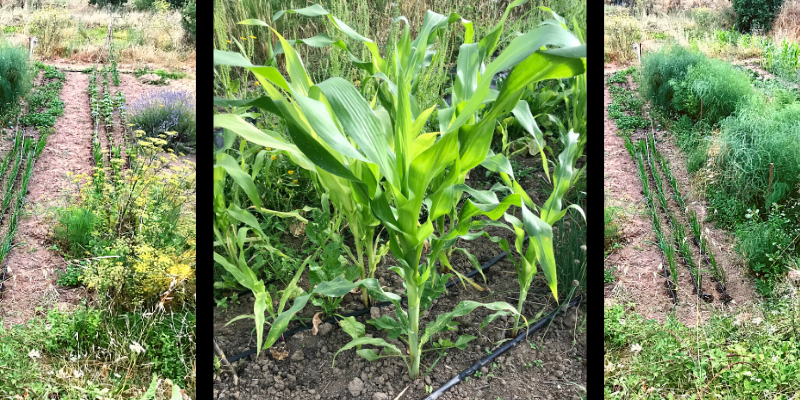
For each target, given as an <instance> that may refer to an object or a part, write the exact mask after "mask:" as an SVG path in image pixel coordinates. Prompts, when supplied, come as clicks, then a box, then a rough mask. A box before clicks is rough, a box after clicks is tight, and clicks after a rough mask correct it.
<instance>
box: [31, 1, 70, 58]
mask: <svg viewBox="0 0 800 400" xmlns="http://www.w3.org/2000/svg"><path fill="white" fill-rule="evenodd" d="M69 25H70V17H69V13H66V12H64V8H63V7H60V6H52V5H49V6H45V7H42V8H40V9H38V10H36V11H34V12H33V14H32V15H31V19H30V22H29V23H28V30H29V32H30V33H31V34H32V35H35V36H37V37H38V38H39V43H38V44H37V45H36V47H37V52H39V53H40V54H44V55H47V56H53V55H61V52H62V51H63V50H64V43H66V42H67V38H66V36H65V35H64V33H63V32H64V30H65V29H66V28H68V27H69Z"/></svg>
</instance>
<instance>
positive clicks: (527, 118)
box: [509, 100, 550, 182]
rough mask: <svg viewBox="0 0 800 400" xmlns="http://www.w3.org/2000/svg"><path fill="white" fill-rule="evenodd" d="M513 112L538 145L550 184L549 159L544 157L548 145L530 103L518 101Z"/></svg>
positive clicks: (543, 167)
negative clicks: (534, 117)
mask: <svg viewBox="0 0 800 400" xmlns="http://www.w3.org/2000/svg"><path fill="white" fill-rule="evenodd" d="M511 112H512V113H513V114H514V117H515V118H516V120H517V122H519V124H520V125H521V126H522V128H523V129H525V131H526V132H528V133H530V135H531V137H533V142H534V143H536V147H538V148H539V155H541V157H542V169H544V173H545V176H546V177H547V181H548V182H550V170H549V168H548V167H547V157H545V155H544V147H545V145H546V143H545V141H544V134H543V133H542V131H541V130H539V125H537V124H536V120H534V119H533V115H531V109H530V108H529V106H528V102H527V101H525V100H520V101H518V102H517V105H516V107H514V109H513V110H511ZM509 175H510V174H509ZM511 177H512V179H513V177H514V176H513V175H511Z"/></svg>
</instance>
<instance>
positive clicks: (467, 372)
mask: <svg viewBox="0 0 800 400" xmlns="http://www.w3.org/2000/svg"><path fill="white" fill-rule="evenodd" d="M582 298H583V296H582V295H580V296H578V297H576V298H575V299H573V300H572V301H570V302H569V304H567V306H566V307H564V306H562V307H559V308H557V309H555V310H554V311H553V312H551V313H550V314H548V315H547V316H546V317H544V318H542V319H540V320H539V321H538V322H536V323H535V324H533V325H532V326H531V327H530V328H529V329H528V330H527V331H525V332H523V333H520V334H519V336H517V337H516V338H515V339H514V340H512V341H510V342H508V343H506V344H504V345H503V346H501V347H500V348H498V349H497V350H495V351H493V352H492V354H490V355H488V356H486V357H484V358H483V359H482V360H480V361H478V362H477V363H475V365H473V366H471V367H469V368H467V369H465V370H464V371H461V373H459V374H458V375H456V376H454V377H453V379H450V380H449V381H448V382H447V383H445V384H444V386H442V387H440V388H439V389H436V391H435V392H433V393H431V394H430V395H429V396H428V397H426V398H425V400H434V399H438V398H439V396H441V395H443V394H444V393H445V392H446V391H448V390H450V388H452V387H453V386H455V385H457V384H459V383H460V382H461V381H463V380H464V379H466V378H467V377H468V376H470V375H472V374H474V373H475V371H477V370H479V369H481V368H483V366H485V365H487V364H489V363H490V362H492V360H494V359H495V358H497V357H498V356H499V355H501V354H503V353H505V352H506V351H508V350H509V349H510V348H512V347H514V346H516V345H517V344H519V342H521V341H522V339H525V338H527V337H528V335H531V334H533V333H534V332H536V331H537V330H539V329H540V328H541V327H543V326H545V324H547V323H549V322H550V321H551V320H552V319H553V318H554V317H555V316H556V315H557V314H558V313H559V312H560V311H561V309H562V308H564V309H565V311H566V308H570V307H574V306H576V305H578V303H579V302H580V301H581V300H582Z"/></svg>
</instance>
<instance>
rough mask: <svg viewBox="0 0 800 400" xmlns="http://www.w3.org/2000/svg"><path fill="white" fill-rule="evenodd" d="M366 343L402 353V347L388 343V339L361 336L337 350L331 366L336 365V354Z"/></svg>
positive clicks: (395, 352) (392, 352)
mask: <svg viewBox="0 0 800 400" xmlns="http://www.w3.org/2000/svg"><path fill="white" fill-rule="evenodd" d="M365 344H368V345H373V346H382V347H384V348H386V349H387V350H388V351H389V353H390V354H398V355H399V354H402V353H401V352H400V349H398V348H397V346H395V345H393V344H390V343H388V342H387V341H385V340H383V339H381V338H371V337H361V338H358V339H355V340H353V341H351V342H350V343H348V344H346V345H344V347H342V348H341V349H339V350H337V351H336V353H334V354H333V363H331V367H333V365H335V363H336V356H337V355H339V353H341V352H343V351H345V350H348V349H352V348H353V347H356V346H361V345H365Z"/></svg>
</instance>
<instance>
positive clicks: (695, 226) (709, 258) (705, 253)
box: [648, 132, 732, 303]
mask: <svg viewBox="0 0 800 400" xmlns="http://www.w3.org/2000/svg"><path fill="white" fill-rule="evenodd" d="M648 141H649V143H650V144H649V147H651V148H652V149H653V156H654V158H656V159H657V160H658V161H659V162H658V165H659V166H660V167H661V170H662V173H663V174H664V176H666V177H667V181H669V183H670V185H669V186H670V188H671V190H672V198H673V199H674V200H675V202H676V203H677V204H678V206H679V207H678V208H680V210H681V213H682V214H683V216H684V218H685V219H686V220H687V221H689V225H690V226H691V228H692V233H693V239H694V240H693V242H694V244H695V245H696V246H697V249H698V250H699V251H700V259H701V260H703V261H704V262H705V263H706V265H707V266H708V268H709V271H711V273H712V275H713V276H714V282H716V284H717V288H718V289H719V291H720V293H721V294H722V299H723V302H726V303H727V302H729V301H730V300H732V298H731V296H730V295H728V293H727V292H726V291H725V286H724V284H725V282H726V277H725V271H724V269H723V268H722V267H721V266H718V265H717V261H716V259H715V258H714V254H712V253H711V251H710V249H709V246H708V245H707V244H708V241H707V240H706V238H704V237H703V236H702V229H701V226H700V223H699V222H698V221H697V213H695V212H694V211H692V212H691V213H687V207H686V204H685V203H684V201H683V197H682V196H681V193H680V190H679V189H678V182H677V179H675V177H674V176H673V175H672V171H671V170H670V167H669V164H668V162H667V161H666V160H665V159H664V158H663V157H662V156H661V154H659V152H658V147H657V146H656V143H655V137H654V135H653V133H652V132H650V136H649V137H648Z"/></svg>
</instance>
